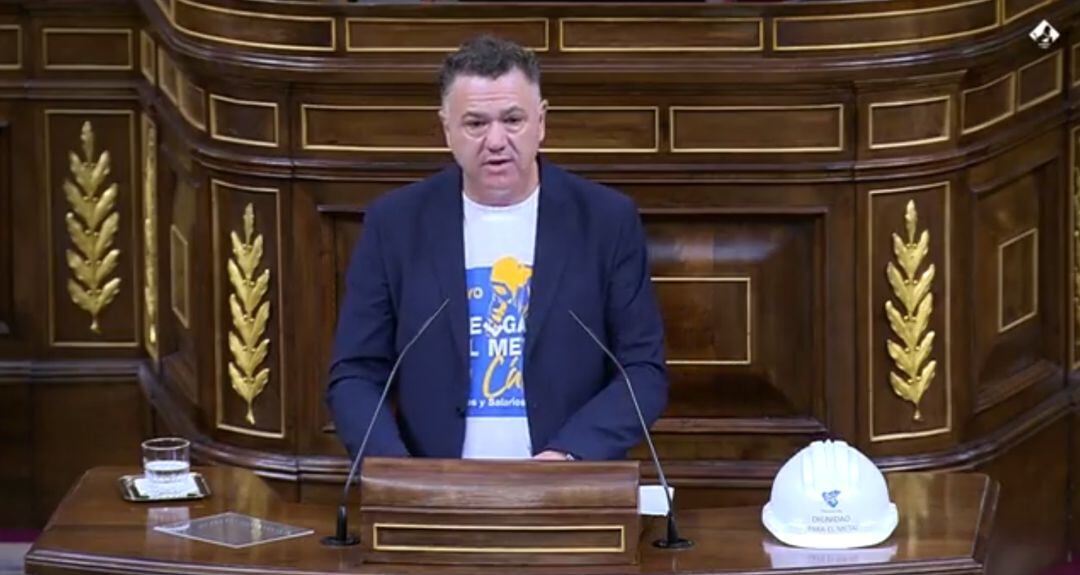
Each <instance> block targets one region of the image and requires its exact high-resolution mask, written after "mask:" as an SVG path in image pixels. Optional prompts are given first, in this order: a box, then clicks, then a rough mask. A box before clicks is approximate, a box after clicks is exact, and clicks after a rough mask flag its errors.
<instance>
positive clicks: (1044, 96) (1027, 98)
mask: <svg viewBox="0 0 1080 575" xmlns="http://www.w3.org/2000/svg"><path fill="white" fill-rule="evenodd" d="M1063 74H1064V53H1063V51H1062V50H1056V51H1054V52H1051V53H1050V54H1047V55H1046V56H1043V57H1041V58H1039V59H1037V60H1034V61H1032V62H1029V63H1027V64H1025V65H1023V66H1021V67H1020V69H1019V70H1018V71H1017V94H1018V95H1017V100H1018V104H1017V108H1018V109H1019V110H1026V109H1028V108H1031V107H1034V106H1037V105H1039V104H1041V103H1043V102H1045V101H1047V100H1049V99H1051V98H1053V97H1055V96H1057V95H1058V94H1060V93H1061V89H1062V86H1063V85H1064V78H1063Z"/></svg>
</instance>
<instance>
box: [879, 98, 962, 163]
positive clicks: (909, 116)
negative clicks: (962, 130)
mask: <svg viewBox="0 0 1080 575" xmlns="http://www.w3.org/2000/svg"><path fill="white" fill-rule="evenodd" d="M952 109H953V101H952V97H951V96H950V95H948V94H943V95H932V96H927V97H918V98H911V99H906V98H905V99H900V100H893V99H881V100H876V101H874V102H871V103H870V104H869V108H868V111H867V119H868V122H869V124H868V127H867V134H868V136H867V138H868V141H867V143H868V147H869V148H870V149H871V150H885V149H895V148H910V147H914V146H924V145H927V144H935V143H940V142H947V141H948V140H949V138H950V136H951V131H952V130H951V127H952Z"/></svg>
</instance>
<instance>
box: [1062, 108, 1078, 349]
mask: <svg viewBox="0 0 1080 575" xmlns="http://www.w3.org/2000/svg"><path fill="white" fill-rule="evenodd" d="M1068 162H1069V163H1068V166H1069V169H1070V173H1069V174H1068V176H1067V180H1068V187H1067V189H1068V190H1069V195H1068V206H1069V207H1068V208H1067V211H1068V213H1069V218H1068V222H1069V223H1068V227H1067V228H1066V229H1068V230H1070V231H1071V233H1072V241H1070V242H1068V245H1067V247H1066V253H1068V254H1070V256H1069V259H1068V265H1067V266H1066V268H1065V269H1067V270H1068V274H1067V277H1068V278H1069V279H1068V285H1069V288H1068V289H1067V290H1066V293H1069V294H1072V297H1071V298H1070V299H1069V300H1068V302H1067V304H1066V306H1067V309H1068V310H1069V313H1067V314H1066V317H1068V320H1069V333H1070V334H1071V337H1070V338H1069V366H1070V367H1071V369H1074V370H1075V369H1077V368H1078V367H1080V126H1076V127H1074V128H1072V130H1070V132H1069V158H1068Z"/></svg>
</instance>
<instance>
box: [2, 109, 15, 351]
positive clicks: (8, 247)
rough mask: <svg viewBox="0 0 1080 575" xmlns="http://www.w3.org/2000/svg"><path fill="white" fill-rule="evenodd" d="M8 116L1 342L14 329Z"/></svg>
mask: <svg viewBox="0 0 1080 575" xmlns="http://www.w3.org/2000/svg"><path fill="white" fill-rule="evenodd" d="M6 116H7V114H4V117H3V118H0V338H3V337H5V336H8V335H11V334H12V331H13V329H14V325H15V324H14V320H15V302H14V300H13V298H14V290H15V282H16V281H17V278H16V277H15V273H14V269H13V263H12V259H13V255H14V254H13V250H14V249H15V242H14V239H15V238H14V237H13V233H14V232H13V230H12V225H13V223H14V222H13V220H12V215H13V211H12V207H13V206H12V195H13V194H12V186H11V184H12V177H13V174H12V171H11V167H12V160H13V158H12V157H11V153H12V149H11V128H10V127H9V125H8V118H7V117H6Z"/></svg>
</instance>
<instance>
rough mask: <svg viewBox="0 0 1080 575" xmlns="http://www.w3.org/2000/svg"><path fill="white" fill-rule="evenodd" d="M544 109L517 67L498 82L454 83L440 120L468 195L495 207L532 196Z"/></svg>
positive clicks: (471, 80)
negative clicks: (462, 174)
mask: <svg viewBox="0 0 1080 575" xmlns="http://www.w3.org/2000/svg"><path fill="white" fill-rule="evenodd" d="M546 110H547V102H545V101H543V100H541V98H540V89H539V87H538V86H536V85H534V84H531V83H529V80H528V79H527V78H526V77H525V75H524V74H522V73H521V71H520V70H518V69H516V68H514V69H512V70H511V71H510V72H508V73H506V74H503V75H502V76H500V77H499V78H496V79H490V78H482V77H479V76H458V77H457V78H455V79H454V82H453V83H452V84H451V85H450V89H449V91H448V92H447V94H446V97H445V98H443V105H442V109H441V110H440V111H439V117H440V119H441V120H442V124H443V131H444V133H445V134H446V143H447V145H448V146H450V150H451V151H452V152H453V154H454V159H455V160H456V161H457V163H458V165H459V166H461V169H462V171H463V172H464V175H465V188H466V191H468V192H469V193H470V196H475V197H474V199H476V200H478V201H481V202H483V203H496V204H498V203H512V202H516V201H519V200H522V199H524V198H525V197H526V196H527V195H528V194H529V193H530V192H532V187H534V186H536V185H537V184H538V177H537V174H536V153H537V151H538V150H539V148H540V142H542V141H543V140H544V115H545V112H546Z"/></svg>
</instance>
